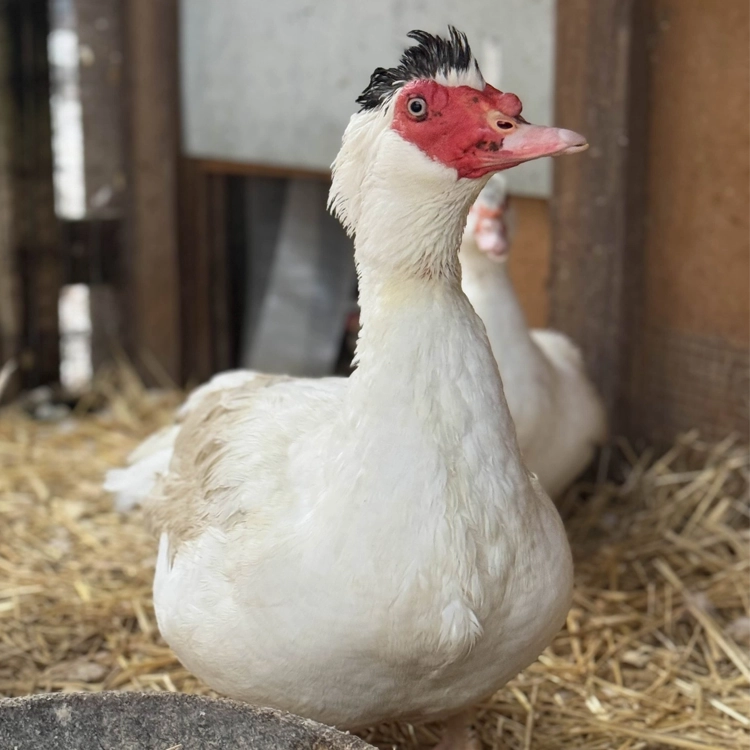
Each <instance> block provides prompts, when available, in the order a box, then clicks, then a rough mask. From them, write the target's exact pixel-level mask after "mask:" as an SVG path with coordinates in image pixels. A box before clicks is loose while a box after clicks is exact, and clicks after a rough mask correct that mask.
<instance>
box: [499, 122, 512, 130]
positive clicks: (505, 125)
mask: <svg viewBox="0 0 750 750" xmlns="http://www.w3.org/2000/svg"><path fill="white" fill-rule="evenodd" d="M497 126H498V127H499V128H500V130H511V129H512V128H513V123H512V122H508V121H507V120H498V121H497Z"/></svg>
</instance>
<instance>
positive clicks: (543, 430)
mask: <svg viewBox="0 0 750 750" xmlns="http://www.w3.org/2000/svg"><path fill="white" fill-rule="evenodd" d="M510 218H511V216H510V215H509V201H508V194H507V188H506V181H505V177H504V176H503V175H502V174H495V175H493V176H492V178H491V179H490V181H489V183H488V184H487V186H486V187H485V188H484V189H483V190H482V192H481V193H480V195H479V198H478V199H477V201H476V202H475V203H474V205H473V206H472V208H471V210H470V211H469V218H468V221H467V223H466V229H465V231H464V237H463V241H462V243H461V251H460V253H459V257H460V259H461V269H462V274H463V278H462V286H463V290H464V293H465V294H466V296H467V297H468V298H469V301H470V302H471V304H472V305H473V306H474V309H475V310H476V312H477V314H478V315H479V317H480V318H481V319H482V321H483V322H484V325H485V327H486V328H487V336H488V337H489V340H490V345H491V346H492V351H493V352H495V355H496V359H497V365H498V367H499V368H500V376H501V378H502V381H503V387H504V388H505V397H506V399H507V401H508V408H509V409H510V413H511V415H512V416H513V421H514V422H515V425H516V435H517V437H518V444H519V446H520V447H521V453H522V454H523V458H524V461H525V463H526V465H527V466H528V467H529V469H531V471H533V472H534V473H536V474H537V476H538V477H539V481H540V482H541V483H542V486H543V487H544V489H545V490H546V491H547V493H548V494H549V495H551V496H552V497H553V498H555V497H558V496H559V495H560V494H561V493H562V492H563V490H564V489H565V488H566V487H567V486H568V485H569V484H570V483H571V482H572V481H573V480H574V479H575V478H576V477H577V476H578V475H579V474H580V473H581V472H582V471H583V470H584V469H585V468H586V466H588V464H589V463H590V462H591V459H592V458H593V456H594V452H595V450H596V447H597V446H598V445H601V444H602V443H603V442H604V441H605V439H606V437H607V421H606V416H605V411H604V405H603V404H602V402H601V399H600V398H599V395H598V394H597V392H596V389H595V388H594V386H593V384H592V383H591V381H590V380H589V378H588V376H587V374H586V368H585V366H584V363H583V356H582V355H581V352H580V350H579V349H578V347H577V346H576V345H575V344H574V343H573V342H572V341H571V340H570V339H569V338H568V337H567V336H564V335H563V334H561V333H557V332H556V331H549V330H533V331H529V327H528V325H527V323H526V318H525V316H524V314H523V310H522V309H521V305H520V303H519V301H518V297H517V296H516V293H515V290H514V289H513V284H512V282H511V280H510V276H509V274H508V267H507V263H506V261H507V259H508V253H509V250H510V243H511V239H512V237H511V233H512V223H511V222H510V221H509V219H510Z"/></svg>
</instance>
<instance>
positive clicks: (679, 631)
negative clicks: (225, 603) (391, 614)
mask: <svg viewBox="0 0 750 750" xmlns="http://www.w3.org/2000/svg"><path fill="white" fill-rule="evenodd" d="M102 395H103V396H105V397H106V400H107V404H108V406H107V408H106V409H105V410H104V411H102V412H99V413H96V414H84V413H79V414H75V413H73V414H72V415H70V416H68V417H66V418H64V419H62V420H57V421H54V422H41V421H38V420H33V419H31V418H29V416H28V415H27V414H26V413H25V412H24V411H23V410H22V409H21V408H19V407H12V408H8V409H6V410H5V411H3V412H0V695H5V696H12V695H24V694H27V693H34V692H44V691H53V690H90V691H96V690H102V689H121V690H179V691H186V692H200V693H208V692H210V691H208V690H207V688H205V687H204V686H202V685H201V684H200V683H199V682H198V681H197V680H196V679H195V678H194V677H192V676H191V675H190V674H189V673H188V672H187V671H186V670H185V669H183V668H182V667H181V666H180V664H179V663H178V662H177V661H176V660H175V658H174V657H173V656H172V654H171V653H170V651H169V649H168V648H167V647H166V646H165V645H164V643H163V642H162V640H161V639H160V637H159V634H158V631H157V627H156V623H155V620H154V614H153V609H152V605H151V577H152V571H153V562H154V553H155V542H154V540H153V539H151V538H150V537H149V536H148V534H147V533H146V532H145V530H144V529H143V525H142V523H141V520H142V519H141V517H140V514H139V513H135V514H133V515H132V516H131V517H128V518H122V517H119V516H118V515H116V514H115V513H114V512H113V511H112V510H111V504H110V499H109V498H108V497H106V496H104V495H103V493H102V492H101V490H100V483H101V479H102V476H103V473H104V471H105V470H106V469H107V468H108V467H110V466H113V465H118V464H120V463H121V462H122V461H123V459H124V457H125V456H126V454H127V453H128V452H129V451H130V450H131V449H132V448H133V447H134V446H135V444H136V443H137V442H138V441H139V440H140V439H141V438H143V437H144V436H145V435H146V434H147V433H149V432H150V431H151V430H153V429H154V428H156V427H157V426H160V425H161V424H163V423H164V422H165V421H166V420H167V419H169V416H170V414H171V410H172V409H173V408H174V406H175V405H176V404H177V403H178V401H179V394H176V393H162V394H156V395H154V394H146V393H145V392H144V391H143V389H142V388H141V387H140V385H139V384H138V383H137V381H135V379H133V378H132V377H121V378H120V380H119V381H118V383H117V386H116V387H115V386H114V385H113V384H112V381H111V380H110V381H108V382H103V383H102V385H101V386H100V392H99V397H101V396H102ZM81 406H82V407H85V404H83V405H81ZM81 411H85V408H82V409H81ZM599 473H600V478H599V480H598V481H597V482H595V483H593V484H591V485H585V484H584V485H580V486H579V487H577V488H575V489H574V490H572V491H571V492H570V493H569V494H568V496H567V497H566V499H565V502H564V505H563V514H564V516H565V517H566V522H567V525H568V528H569V530H570V537H571V543H572V546H573V549H574V554H575V557H576V569H577V589H576V595H575V603H574V606H573V609H572V611H571V613H570V616H569V618H568V624H567V628H566V629H565V630H564V631H563V632H561V633H560V634H559V636H558V637H557V638H556V640H555V642H554V643H553V644H552V646H550V648H549V649H548V650H547V651H546V652H545V653H544V654H543V656H542V657H541V658H540V660H539V662H538V663H536V664H535V665H533V666H532V667H530V668H529V669H528V670H526V672H525V673H524V674H523V675H522V676H520V677H519V678H517V679H516V680H515V681H514V682H513V683H512V684H511V685H509V686H508V687H506V688H505V689H504V690H502V691H500V692H499V693H498V694H497V695H496V696H494V698H493V699H492V700H491V701H489V702H487V703H486V704H485V705H483V706H482V707H481V710H480V713H479V716H478V722H477V728H478V731H479V732H480V734H481V737H482V739H483V741H484V743H485V746H486V747H488V748H495V747H503V748H510V749H516V748H518V749H520V748H534V749H535V750H547V749H549V750H552V748H554V750H559V748H570V749H571V750H574V749H580V750H583V748H586V750H595V749H598V748H602V749H604V748H607V749H609V748H613V749H616V750H637V749H638V748H662V747H664V748H667V747H669V748H674V747H676V748H689V749H694V750H705V749H706V748H726V750H730V749H731V750H735V749H736V748H740V747H743V746H745V747H746V746H748V745H749V744H750V659H748V649H747V646H748V645H749V644H750V587H749V586H748V583H749V582H750V554H749V553H750V547H749V542H750V536H749V534H748V526H749V524H748V520H749V513H748V504H747V492H748V477H749V475H750V463H749V456H748V450H747V449H746V448H745V447H743V446H740V445H737V444H736V442H735V441H733V440H731V439H728V440H726V441H724V442H723V443H721V444H718V445H706V444H704V443H702V442H701V441H700V440H699V439H698V438H697V436H695V435H688V436H685V437H683V438H682V439H681V440H680V441H679V442H678V443H677V444H676V445H675V446H674V447H673V448H672V449H671V450H669V451H668V452H666V453H665V454H663V455H661V456H656V455H654V454H653V453H652V452H649V451H645V452H641V453H635V452H633V451H632V450H631V449H630V447H629V446H628V445H626V444H619V445H617V446H615V448H614V449H613V450H612V452H611V453H610V454H609V456H608V457H605V461H604V462H603V463H602V465H601V466H600V472H599ZM433 729H434V728H433ZM364 737H365V739H367V740H369V741H370V742H373V743H375V744H378V745H380V746H383V747H388V746H390V745H395V744H397V745H399V746H401V747H405V748H406V747H414V746H415V745H420V744H421V745H429V744H431V743H433V742H434V741H435V739H436V735H435V733H434V731H433V730H431V728H429V727H419V728H413V727H410V726H406V725H393V726H391V725H387V726H382V727H378V728H376V729H373V730H372V731H370V732H366V733H364Z"/></svg>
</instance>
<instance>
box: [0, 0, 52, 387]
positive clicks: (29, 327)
mask: <svg viewBox="0 0 750 750" xmlns="http://www.w3.org/2000/svg"><path fill="white" fill-rule="evenodd" d="M0 15H2V20H3V27H4V33H5V34H6V39H5V40H4V41H5V44H3V46H2V49H3V52H4V53H5V54H4V59H5V63H4V74H5V75H4V76H3V78H4V79H5V80H4V81H3V82H2V83H1V84H0V87H2V88H3V90H4V91H3V94H2V100H3V101H2V108H3V111H2V112H0V117H2V120H3V126H2V130H3V133H2V138H3V140H4V141H5V147H6V148H7V146H8V144H9V145H10V153H9V159H8V160H7V161H6V162H5V165H4V166H5V169H4V171H5V177H4V178H3V181H4V183H5V184H4V187H3V190H4V191H5V192H6V195H5V196H4V198H3V202H4V203H5V206H4V208H3V209H2V211H3V213H4V214H5V219H6V221H7V224H6V226H5V227H4V228H3V234H4V238H5V239H4V244H5V248H4V249H3V250H2V255H3V258H4V260H3V265H4V266H6V269H9V270H10V273H11V274H12V279H15V284H14V283H13V281H11V282H10V289H8V288H6V289H4V290H3V297H4V296H5V294H6V293H8V294H10V295H11V300H13V298H14V297H15V295H16V294H17V296H18V299H19V306H18V307H16V310H17V311H18V310H19V308H20V315H18V318H20V319H17V321H16V322H17V323H19V324H20V325H19V328H20V331H15V332H14V331H13V330H11V331H10V338H11V341H10V343H8V342H7V341H6V343H4V344H3V348H4V349H5V348H6V347H9V348H10V350H11V352H12V350H13V349H16V352H17V358H18V366H19V368H20V373H21V380H22V385H23V386H25V387H35V386H37V385H43V384H47V383H55V382H57V381H58V380H59V377H60V331H59V322H58V312H57V308H58V301H59V296H60V288H61V284H62V273H61V270H62V266H61V255H60V238H59V225H58V221H57V217H56V216H55V199H54V187H53V181H52V173H53V167H52V129H51V115H50V70H49V59H48V52H47V40H48V36H49V28H50V25H49V15H48V3H47V0H26V2H20V1H19V0H13V1H10V2H8V1H6V2H4V3H3V4H0ZM6 156H7V153H6ZM3 286H4V287H8V283H7V281H6V282H4V284H3ZM13 287H15V288H13ZM10 304H11V306H13V302H11V303H10ZM7 305H8V302H7V300H4V302H3V303H2V306H3V308H4V309H5V312H3V313H2V316H3V319H4V320H7V319H9V317H10V318H12V316H13V313H12V312H11V313H9V312H8V309H7ZM12 325H14V324H13V323H11V326H12ZM3 327H5V323H3ZM14 336H17V341H16V342H15V343H14V342H13V341H12V338H13V337H14ZM4 338H5V336H4Z"/></svg>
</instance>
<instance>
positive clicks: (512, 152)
mask: <svg viewBox="0 0 750 750" xmlns="http://www.w3.org/2000/svg"><path fill="white" fill-rule="evenodd" d="M588 147H589V144H588V142H587V141H586V139H585V138H584V137H583V136H582V135H580V134H579V133H574V132H573V131H572V130H564V129H563V128H549V127H544V126H542V125H531V124H530V123H528V122H517V125H516V128H515V130H514V131H513V132H512V133H510V134H509V135H508V136H506V137H505V138H504V139H503V145H502V147H501V149H500V154H503V155H505V157H506V158H507V157H508V156H510V158H511V159H512V161H513V162H516V163H521V162H525V161H531V160H532V159H541V158H542V157H544V156H562V155H563V154H577V153H579V152H581V151H585V150H586V149H587V148H588Z"/></svg>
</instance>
